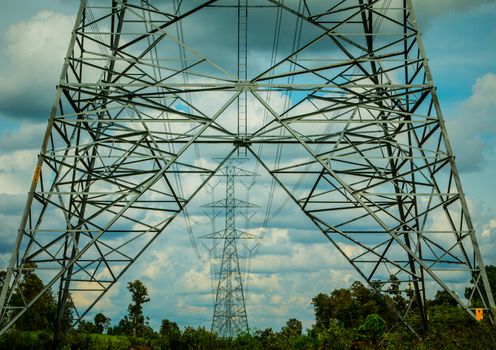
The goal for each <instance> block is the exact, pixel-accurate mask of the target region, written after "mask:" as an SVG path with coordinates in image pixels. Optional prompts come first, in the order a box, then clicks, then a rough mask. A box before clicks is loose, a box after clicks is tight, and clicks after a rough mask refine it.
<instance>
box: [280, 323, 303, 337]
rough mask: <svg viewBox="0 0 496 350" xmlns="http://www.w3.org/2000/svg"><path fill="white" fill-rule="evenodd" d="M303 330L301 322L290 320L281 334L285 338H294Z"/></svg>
mask: <svg viewBox="0 0 496 350" xmlns="http://www.w3.org/2000/svg"><path fill="white" fill-rule="evenodd" d="M302 330H303V325H302V323H301V321H299V320H297V319H296V318H290V319H289V320H288V321H287V322H286V325H285V326H284V327H282V329H281V333H282V335H283V336H284V337H286V338H296V337H298V336H300V335H301V332H302Z"/></svg>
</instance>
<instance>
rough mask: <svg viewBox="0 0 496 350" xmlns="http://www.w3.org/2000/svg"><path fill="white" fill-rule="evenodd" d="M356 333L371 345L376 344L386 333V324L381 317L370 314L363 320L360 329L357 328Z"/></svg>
mask: <svg viewBox="0 0 496 350" xmlns="http://www.w3.org/2000/svg"><path fill="white" fill-rule="evenodd" d="M358 331H359V332H360V334H361V335H362V336H363V337H364V338H365V339H367V340H368V341H370V342H371V343H372V344H377V343H378V342H379V341H380V340H381V339H382V337H383V336H384V333H385V332H386V322H385V321H384V320H383V319H382V317H381V316H379V315H377V314H370V315H368V316H367V317H366V318H365V320H364V321H363V323H362V324H361V325H360V327H358Z"/></svg>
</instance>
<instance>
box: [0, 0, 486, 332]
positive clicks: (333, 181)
mask: <svg viewBox="0 0 496 350" xmlns="http://www.w3.org/2000/svg"><path fill="white" fill-rule="evenodd" d="M239 7H240V2H238V0H232V1H231V0H222V1H221V0H209V1H156V2H153V3H152V2H151V1H145V0H141V1H139V0H113V1H110V0H109V1H108V2H101V1H99V2H98V3H96V2H95V5H94V6H93V5H91V4H90V2H88V1H84V0H83V1H81V6H80V10H79V12H78V15H77V17H76V22H75V27H74V31H73V34H72V38H71V40H70V43H69V49H68V52H67V56H66V60H65V63H64V66H63V69H62V74H61V77H60V83H59V85H58V88H57V92H56V96H55V101H54V104H53V108H52V111H51V115H50V118H49V122H48V126H47V131H46V134H45V137H44V139H43V143H42V147H41V152H40V155H39V158H38V162H37V165H36V168H35V171H34V176H33V181H32V184H31V188H30V192H29V196H28V199H27V203H26V207H25V210H24V214H23V216H22V218H21V223H20V227H19V231H18V233H17V239H16V242H15V246H14V251H13V254H12V258H11V261H10V265H9V268H8V270H7V274H6V278H5V280H4V282H3V288H2V291H1V293H0V310H1V322H0V324H2V325H3V328H2V330H1V331H0V334H1V333H3V332H5V331H6V330H7V329H9V328H10V327H11V326H12V325H13V324H14V323H15V321H16V320H17V319H18V318H19V317H20V316H21V315H23V314H24V313H25V312H26V311H27V310H28V309H29V308H30V306H31V305H33V303H35V302H36V301H37V300H38V299H39V298H40V296H41V295H42V294H43V293H45V292H47V291H49V289H50V288H54V289H56V290H57V291H58V293H57V297H58V303H59V306H58V318H57V319H58V320H60V317H61V315H62V314H63V311H64V309H65V307H66V304H68V301H70V302H71V304H72V305H74V308H75V317H76V320H79V319H80V318H81V317H83V316H84V315H86V313H87V312H88V311H89V310H90V309H91V308H92V307H93V306H94V304H95V303H97V302H98V300H100V299H101V298H102V296H103V295H105V293H106V292H107V291H108V290H109V289H110V288H111V287H112V286H113V285H114V284H115V282H116V281H117V280H119V278H121V277H122V275H123V274H124V273H125V272H126V270H127V269H128V268H129V267H130V266H131V265H132V264H133V263H134V262H135V261H136V259H138V258H139V257H140V255H142V254H143V252H145V250H146V248H147V247H148V246H150V245H151V244H152V243H153V241H154V240H155V238H156V237H157V236H158V235H160V234H161V233H162V232H164V230H165V229H166V228H167V226H168V225H169V224H170V223H171V222H172V221H173V220H174V219H175V218H176V217H177V216H179V215H180V214H181V213H183V212H184V211H185V210H186V209H185V208H186V206H187V205H188V204H190V203H191V201H192V200H193V198H194V197H195V196H196V195H197V194H198V193H199V192H200V191H201V190H202V188H203V186H204V185H205V184H206V183H207V182H208V181H209V180H210V179H211V178H212V176H214V175H215V174H216V173H217V172H218V171H219V170H220V169H222V167H223V166H224V165H225V162H226V161H227V160H228V159H230V158H231V156H232V155H233V154H235V153H239V150H242V151H243V153H245V152H246V154H247V157H249V158H251V159H254V160H256V162H257V164H258V166H259V168H260V170H261V171H264V172H265V175H266V176H270V177H271V179H272V181H273V183H274V184H275V185H277V186H280V187H281V188H282V189H283V190H284V191H285V192H286V194H287V196H288V198H289V199H290V200H291V201H292V202H293V203H294V204H295V205H297V206H298V207H299V208H300V209H301V214H302V217H306V218H308V219H309V220H310V221H311V222H313V223H314V224H315V227H316V228H317V229H318V230H319V231H320V232H321V233H322V234H323V235H324V236H325V237H326V238H327V239H328V240H329V242H330V243H331V245H332V246H333V247H334V249H332V247H331V246H330V247H329V254H333V252H335V251H338V252H339V253H341V254H342V255H343V257H344V258H346V259H347V260H348V261H349V263H350V265H351V266H353V267H354V268H355V270H356V271H357V272H358V273H359V274H360V275H361V276H362V277H363V279H364V280H365V281H366V282H368V283H369V285H370V286H371V288H374V289H375V290H377V291H378V292H384V291H387V290H388V289H391V287H392V286H393V285H394V288H396V289H398V290H400V291H401V290H404V289H406V287H405V286H407V285H411V286H412V290H413V293H412V294H413V297H412V304H411V305H415V307H408V308H406V310H399V313H400V314H399V317H400V318H402V319H403V320H405V322H406V323H407V324H410V323H409V320H410V316H411V315H412V313H415V314H416V315H417V316H416V319H417V320H420V324H421V325H422V328H423V330H424V331H425V330H426V329H427V310H426V298H427V296H428V295H429V293H431V294H432V293H433V291H434V290H435V289H436V288H442V289H444V290H445V291H447V293H449V295H451V296H452V297H453V298H454V299H455V300H456V301H457V302H458V303H459V304H460V305H461V307H463V308H464V309H465V310H466V312H467V313H468V314H469V315H471V316H472V317H475V314H474V309H473V307H474V306H475V303H476V302H477V303H479V304H480V306H481V307H482V308H483V309H484V310H486V314H487V315H488V316H489V318H490V319H491V320H492V321H494V319H493V314H492V312H493V310H494V307H495V304H494V299H493V296H492V294H491V290H490V287H489V282H488V279H487V275H486V272H485V269H484V264H483V260H482V257H481V254H480V250H479V247H478V245H477V240H476V235H475V231H474V227H473V224H472V221H471V218H470V215H469V211H468V206H467V201H466V199H465V196H464V193H463V189H462V185H461V182H460V178H459V175H458V171H457V168H456V163H455V158H454V155H453V152H452V149H451V146H450V143H449V139H448V134H447V131H446V127H445V124H444V120H443V116H442V113H441V109H440V105H439V99H438V97H437V92H436V89H435V86H434V83H433V80H432V75H431V72H430V69H429V64H428V60H427V57H426V54H425V51H424V47H423V45H422V39H421V36H420V32H419V29H418V27H417V22H416V20H415V15H414V11H413V9H412V4H411V0H398V1H394V2H392V1H390V0H345V1H340V2H328V1H296V0H295V1H284V2H282V1H277V0H252V1H249V2H247V11H248V15H247V16H246V18H248V19H249V20H250V21H253V23H256V26H247V28H249V31H248V33H247V37H249V38H251V39H250V40H247V41H246V45H247V49H246V57H247V60H246V77H247V78H246V79H244V78H243V77H241V76H240V75H239V71H238V64H239V60H238V57H237V55H236V54H235V52H236V50H237V49H239V44H238V43H237V41H238V40H239V35H237V34H238V31H239V30H240V29H239V26H238V23H237V22H236V18H237V16H236V14H237V13H238V11H239ZM236 38H238V40H237V39H236ZM236 72H238V74H236ZM240 98H242V99H244V102H245V104H242V103H240V104H238V103H237V102H238V101H239V99H240ZM244 105H246V106H247V107H246V108H247V112H246V113H244V114H243V113H238V111H237V110H236V108H240V106H244ZM241 115H243V116H245V117H246V120H243V121H240V120H239V118H240V116H241ZM212 158H221V159H223V161H221V162H219V163H216V164H211V163H209V162H208V161H205V160H206V159H212ZM184 183H187V186H185V185H184ZM183 185H184V186H183ZM271 188H272V186H271ZM269 195H271V193H269ZM272 195H273V193H272ZM271 198H272V197H271ZM27 264H29V265H27ZM33 264H35V265H36V273H38V274H39V275H40V276H41V277H42V278H43V280H44V281H45V287H44V289H43V290H42V291H40V293H39V294H37V295H36V296H34V297H32V298H16V299H19V300H22V305H11V304H10V301H11V298H12V296H13V295H14V294H16V293H18V294H21V296H22V288H21V286H22V283H21V282H22V276H23V270H24V269H25V268H28V267H27V266H29V269H32V268H33V266H34V265H33ZM329 268H332V267H331V266H330V267H329ZM470 280H472V281H474V282H475V285H476V288H474V289H473V292H472V293H471V294H470V295H468V296H467V297H466V298H464V297H463V296H462V294H463V286H464V285H468V284H469V283H470ZM460 285H463V286H462V287H460ZM88 300H89V302H88ZM487 311H489V312H488V313H487ZM58 323H59V322H57V324H58ZM56 329H57V328H56Z"/></svg>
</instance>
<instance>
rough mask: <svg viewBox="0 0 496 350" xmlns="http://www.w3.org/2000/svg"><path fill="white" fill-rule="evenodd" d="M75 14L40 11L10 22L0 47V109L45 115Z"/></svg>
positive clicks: (18, 115)
mask: <svg viewBox="0 0 496 350" xmlns="http://www.w3.org/2000/svg"><path fill="white" fill-rule="evenodd" d="M73 26H74V17H73V16H66V15H63V14H60V13H55V12H50V11H41V12H39V13H38V14H36V15H35V16H34V17H32V18H31V19H29V20H27V21H20V22H18V23H16V24H13V25H11V26H10V27H9V28H8V29H7V31H6V32H5V34H4V47H3V48H2V49H1V51H0V57H1V59H2V61H3V65H2V68H1V69H0V113H1V114H3V115H6V116H8V117H11V118H38V119H45V120H46V119H47V117H48V112H49V108H50V106H51V101H52V99H53V95H54V91H55V86H56V84H57V82H58V78H59V76H60V70H61V67H62V63H63V59H64V55H65V53H66V52H67V46H68V42H69V38H70V34H71V31H72V27H73Z"/></svg>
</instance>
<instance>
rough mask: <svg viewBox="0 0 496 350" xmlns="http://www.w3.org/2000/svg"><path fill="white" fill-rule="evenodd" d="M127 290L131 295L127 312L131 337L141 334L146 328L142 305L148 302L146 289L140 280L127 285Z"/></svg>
mask: <svg viewBox="0 0 496 350" xmlns="http://www.w3.org/2000/svg"><path fill="white" fill-rule="evenodd" d="M127 289H128V290H129V292H130V293H131V299H132V301H133V302H132V303H131V304H129V306H128V307H127V310H128V312H129V321H130V323H131V330H132V333H133V336H135V337H136V335H137V334H141V333H143V331H145V328H146V324H145V316H144V315H143V304H144V303H147V302H149V301H150V298H149V297H148V289H147V288H146V287H145V285H144V284H143V283H142V282H141V281H140V280H134V281H133V282H129V283H128V284H127Z"/></svg>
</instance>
